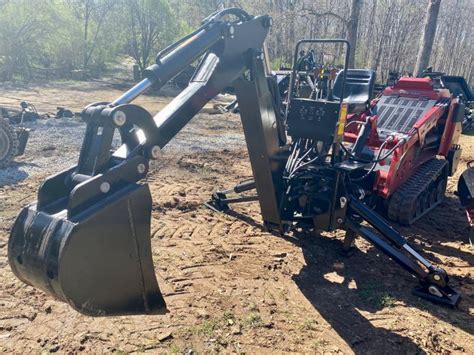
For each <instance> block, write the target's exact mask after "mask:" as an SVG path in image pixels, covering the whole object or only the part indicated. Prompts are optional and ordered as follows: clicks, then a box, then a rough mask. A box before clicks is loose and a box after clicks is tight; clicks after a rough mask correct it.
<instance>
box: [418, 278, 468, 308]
mask: <svg viewBox="0 0 474 355" xmlns="http://www.w3.org/2000/svg"><path fill="white" fill-rule="evenodd" d="M412 293H413V294H414V295H415V296H418V297H421V298H424V299H426V300H428V301H431V302H433V303H439V304H443V305H446V306H449V307H452V308H455V307H456V305H457V304H458V303H459V300H460V299H461V295H460V294H459V293H458V292H457V291H456V290H454V289H453V288H451V287H449V286H445V287H443V288H440V287H439V286H436V285H430V284H426V283H425V284H424V283H420V284H419V285H418V286H416V287H415V288H414V289H413V291H412Z"/></svg>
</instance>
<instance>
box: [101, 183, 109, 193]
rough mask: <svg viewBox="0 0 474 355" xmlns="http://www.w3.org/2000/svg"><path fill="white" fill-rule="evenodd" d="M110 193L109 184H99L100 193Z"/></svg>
mask: <svg viewBox="0 0 474 355" xmlns="http://www.w3.org/2000/svg"><path fill="white" fill-rule="evenodd" d="M109 191H110V184H109V183H108V182H103V183H102V184H100V192H102V193H104V194H106V193H107V192H109Z"/></svg>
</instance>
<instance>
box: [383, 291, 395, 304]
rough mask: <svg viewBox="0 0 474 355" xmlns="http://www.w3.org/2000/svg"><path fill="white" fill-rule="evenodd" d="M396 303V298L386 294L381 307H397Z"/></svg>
mask: <svg viewBox="0 0 474 355" xmlns="http://www.w3.org/2000/svg"><path fill="white" fill-rule="evenodd" d="M395 301H396V300H395V298H394V297H392V296H390V295H389V294H388V293H385V294H383V295H382V296H381V297H380V305H381V306H382V307H393V306H395Z"/></svg>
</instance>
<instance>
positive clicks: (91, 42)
mask: <svg viewBox="0 0 474 355" xmlns="http://www.w3.org/2000/svg"><path fill="white" fill-rule="evenodd" d="M70 3H71V6H72V7H73V10H74V12H75V14H76V16H77V17H78V18H80V19H81V20H82V31H83V32H82V33H83V37H82V39H83V43H82V69H83V70H84V72H85V71H86V70H87V69H88V66H89V63H90V60H91V58H92V55H93V53H94V50H95V49H96V47H97V43H98V37H99V35H100V34H101V33H102V31H103V30H104V28H103V27H104V26H103V24H104V21H105V20H106V19H107V15H108V14H109V13H110V10H111V9H112V7H113V6H114V5H115V3H116V2H115V1H114V0H70Z"/></svg>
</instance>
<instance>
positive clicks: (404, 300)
mask: <svg viewBox="0 0 474 355" xmlns="http://www.w3.org/2000/svg"><path fill="white" fill-rule="evenodd" d="M118 93H119V91H117V90H114V89H110V88H107V87H106V86H105V85H103V84H97V83H95V84H76V83H64V84H63V85H61V86H58V85H49V86H41V87H32V88H20V89H19V88H0V101H1V102H5V100H10V101H9V102H11V103H13V102H14V100H15V98H17V97H22V98H25V97H28V98H29V99H30V100H31V101H32V102H34V103H36V104H37V105H36V106H37V107H38V109H39V110H54V108H55V106H56V105H63V106H67V107H70V108H72V109H74V110H79V109H81V107H82V106H84V105H85V104H88V103H90V102H94V101H99V100H100V101H103V100H110V99H112V98H114V97H116V96H117V94H118ZM8 97H9V98H10V99H8ZM59 100H61V102H60V103H59V104H58V101H59ZM167 101H169V99H168V98H162V97H161V98H158V97H150V96H147V97H144V98H142V99H140V100H139V101H138V103H141V104H144V105H145V106H147V107H148V108H149V109H150V110H151V111H156V110H157V109H158V108H159V107H161V106H162V105H163V104H165V103H166V102H167ZM48 105H49V106H48ZM32 134H34V132H32ZM461 143H462V145H463V148H464V151H463V162H462V163H461V166H460V169H459V172H458V174H457V175H456V176H455V177H454V178H452V179H451V180H450V182H449V193H448V197H447V198H446V201H445V202H444V203H443V204H442V205H441V206H440V207H438V208H436V210H434V211H433V213H431V214H430V215H429V216H427V217H425V218H423V219H422V220H420V221H419V222H418V223H416V225H415V226H413V227H412V228H401V230H402V231H403V232H404V233H405V235H406V236H408V237H409V239H410V241H411V242H412V243H413V244H414V245H415V246H416V247H417V248H418V249H419V250H421V251H422V254H423V255H425V256H426V257H427V258H428V259H429V260H431V261H432V262H434V263H436V264H438V265H442V266H443V267H444V268H445V269H446V270H447V272H448V273H449V274H450V275H451V279H452V284H453V286H454V287H455V288H456V289H457V290H459V291H460V292H461V293H462V295H463V299H462V300H461V302H460V304H459V307H458V309H455V310H452V309H449V308H445V307H440V306H435V305H433V304H431V303H429V302H426V301H423V300H421V299H419V298H417V297H415V296H413V295H412V294H411V289H412V287H413V286H415V285H416V281H415V280H414V279H413V278H412V277H411V276H410V275H409V274H407V273H406V272H405V271H404V270H402V269H401V268H399V267H398V266H397V265H396V264H395V263H393V262H392V261H390V260H389V259H388V258H386V257H385V256H384V255H381V254H380V253H379V252H378V251H377V250H376V249H374V248H373V247H371V246H370V245H369V244H367V243H366V242H364V241H362V240H358V241H357V243H356V244H357V247H358V248H359V249H358V251H357V252H355V253H354V254H353V255H352V256H350V257H346V256H343V254H342V253H341V241H342V236H343V233H342V232H340V233H333V234H327V235H324V236H310V235H291V236H288V237H284V238H282V237H276V236H274V235H271V234H269V233H267V232H265V231H264V230H263V229H262V227H261V224H260V223H261V219H260V217H259V209H258V205H257V204H256V203H250V204H247V205H241V206H239V207H236V209H235V212H234V213H232V215H225V214H218V213H215V212H213V211H211V210H209V209H206V208H205V207H203V205H202V204H203V202H205V201H206V200H207V199H208V198H209V196H210V195H211V193H212V192H213V191H215V190H216V189H219V188H223V187H230V186H232V184H234V183H237V182H239V181H240V180H243V179H245V178H247V177H249V176H250V175H251V170H250V165H249V163H248V159H247V153H246V150H245V143H244V141H243V135H242V132H241V127H240V122H239V117H238V116H237V115H231V114H225V115H222V114H219V115H209V114H200V115H199V117H198V118H197V119H194V120H193V121H192V123H191V124H190V125H189V126H188V127H187V128H186V129H185V131H183V133H182V134H180V135H179V136H178V137H177V138H176V142H173V143H172V144H171V146H170V149H168V150H167V151H166V152H165V153H164V155H163V157H162V159H160V160H159V161H158V163H157V166H156V167H155V168H154V169H153V172H152V173H151V174H150V175H149V176H148V179H147V183H148V184H149V185H150V187H151V191H152V194H153V199H154V208H153V217H152V240H151V243H152V250H153V258H154V261H155V270H156V274H157V275H158V280H159V284H160V287H161V289H162V291H163V293H164V296H165V299H166V301H167V304H168V308H169V313H168V314H167V315H164V316H134V317H111V318H89V317H85V316H83V315H80V314H79V313H77V312H75V311H73V310H72V309H71V308H70V307H69V306H67V305H66V304H63V303H61V302H58V301H55V300H53V299H52V298H50V297H49V296H47V295H45V294H44V293H42V292H41V291H38V290H35V289H33V288H32V287H29V286H26V285H24V284H23V283H21V282H20V281H19V280H17V279H16V278H15V276H14V275H13V274H12V272H11V270H10V267H9V265H8V261H7V240H8V235H9V231H10V228H11V225H12V223H13V221H14V218H15V216H16V214H17V213H18V212H19V211H20V208H21V207H22V206H23V205H25V204H26V203H28V202H30V201H32V200H34V198H35V194H36V191H37V188H38V185H39V184H40V182H41V181H42V180H43V179H44V177H45V176H47V175H49V174H51V173H54V172H56V171H57V170H58V169H57V168H55V166H54V160H55V156H59V155H62V156H67V157H69V158H68V159H70V160H71V164H73V163H74V159H75V158H76V156H77V155H76V154H77V152H76V151H75V147H74V146H72V147H71V146H70V145H68V146H67V147H66V146H64V145H63V144H62V143H61V140H57V141H53V142H51V144H53V145H55V149H54V150H52V151H51V150H47V151H42V150H38V151H36V152H30V154H28V151H27V155H26V156H25V157H23V158H20V159H19V161H18V163H16V167H17V168H18V169H19V170H21V169H23V168H25V167H27V166H28V164H34V163H35V160H37V159H38V158H39V157H40V156H42V155H44V154H48V155H49V156H50V158H51V160H50V162H51V164H45V165H44V166H42V168H41V169H36V170H34V172H32V173H30V174H26V175H27V176H23V177H22V178H21V179H20V180H18V181H16V182H15V183H14V184H11V185H5V186H3V187H0V268H1V272H0V290H1V291H0V352H14V353H30V352H35V353H37V352H61V353H74V352H80V351H87V352H93V353H102V352H119V353H134V352H138V353H141V352H152V353H159V352H166V353H187V354H190V353H209V352H235V353H262V352H263V353H273V352H278V353H282V352H305V353H344V354H346V353H347V354H350V353H363V354H367V353H373V354H383V353H397V354H399V353H410V354H411V353H443V354H449V353H463V352H464V353H470V354H473V353H474V337H473V332H474V322H473V319H474V297H473V296H474V281H473V277H474V255H473V248H472V247H470V246H469V243H468V240H467V222H466V220H465V218H464V215H463V211H462V209H461V208H460V205H459V202H458V200H457V197H456V196H454V195H453V192H454V191H455V189H456V182H457V177H458V175H459V173H460V172H461V171H462V170H463V169H464V166H465V162H466V161H467V160H469V159H474V139H473V138H472V137H466V136H463V137H462V141H461ZM76 144H80V142H78V143H76ZM124 287H126V285H124Z"/></svg>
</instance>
